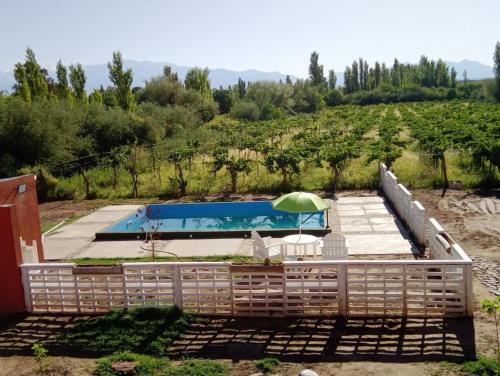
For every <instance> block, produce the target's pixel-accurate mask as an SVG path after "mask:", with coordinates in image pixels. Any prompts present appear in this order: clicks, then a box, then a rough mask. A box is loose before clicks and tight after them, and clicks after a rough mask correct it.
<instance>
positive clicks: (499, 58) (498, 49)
mask: <svg viewBox="0 0 500 376" xmlns="http://www.w3.org/2000/svg"><path fill="white" fill-rule="evenodd" d="M493 72H494V73H495V98H496V99H497V101H498V102H500V42H497V44H496V45H495V53H494V54H493Z"/></svg>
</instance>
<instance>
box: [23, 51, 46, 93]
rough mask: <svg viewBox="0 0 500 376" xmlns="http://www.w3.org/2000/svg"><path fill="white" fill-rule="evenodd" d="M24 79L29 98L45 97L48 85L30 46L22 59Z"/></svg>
mask: <svg viewBox="0 0 500 376" xmlns="http://www.w3.org/2000/svg"><path fill="white" fill-rule="evenodd" d="M24 69H25V71H26V80H27V81H28V86H29V88H30V92H31V98H36V97H43V98H45V97H47V94H48V85H47V81H46V80H45V76H44V74H43V73H42V69H41V67H40V65H39V64H38V62H37V60H36V57H35V53H34V52H33V50H32V49H31V48H27V49H26V59H25V61H24Z"/></svg>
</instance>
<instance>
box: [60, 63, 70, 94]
mask: <svg viewBox="0 0 500 376" xmlns="http://www.w3.org/2000/svg"><path fill="white" fill-rule="evenodd" d="M56 76H57V84H56V90H57V96H58V97H59V98H61V99H69V98H70V97H71V89H70V88H69V84H68V70H67V69H66V67H65V66H64V65H63V63H62V62H61V60H59V61H58V62H57V66H56Z"/></svg>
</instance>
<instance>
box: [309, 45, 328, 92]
mask: <svg viewBox="0 0 500 376" xmlns="http://www.w3.org/2000/svg"><path fill="white" fill-rule="evenodd" d="M318 59H319V54H318V53H317V52H316V51H314V52H313V53H312V54H311V58H310V59H309V80H310V81H311V84H312V85H313V86H323V85H324V84H325V83H326V79H325V75H324V73H323V65H319V63H318Z"/></svg>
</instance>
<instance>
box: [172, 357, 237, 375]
mask: <svg viewBox="0 0 500 376" xmlns="http://www.w3.org/2000/svg"><path fill="white" fill-rule="evenodd" d="M166 375H167V376H228V375H229V368H228V367H227V365H225V364H223V363H220V362H216V361H213V360H203V359H190V360H186V361H184V362H183V363H182V364H181V365H179V366H176V367H171V368H169V369H168V371H167V373H166Z"/></svg>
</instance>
